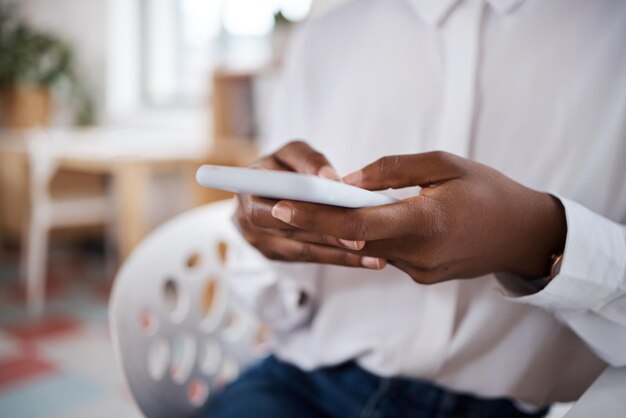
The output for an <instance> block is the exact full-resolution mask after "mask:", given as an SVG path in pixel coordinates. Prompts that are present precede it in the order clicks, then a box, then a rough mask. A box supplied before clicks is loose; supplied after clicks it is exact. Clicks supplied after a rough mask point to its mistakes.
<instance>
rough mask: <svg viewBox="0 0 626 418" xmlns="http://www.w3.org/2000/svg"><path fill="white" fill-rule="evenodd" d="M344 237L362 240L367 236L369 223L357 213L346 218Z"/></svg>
mask: <svg viewBox="0 0 626 418" xmlns="http://www.w3.org/2000/svg"><path fill="white" fill-rule="evenodd" d="M346 229H347V232H348V234H346V235H347V236H346V237H343V238H346V239H354V240H364V239H365V238H366V237H367V236H368V232H369V224H368V223H367V222H365V221H364V220H363V218H362V217H361V216H359V215H357V214H355V215H354V216H349V217H347V218H346Z"/></svg>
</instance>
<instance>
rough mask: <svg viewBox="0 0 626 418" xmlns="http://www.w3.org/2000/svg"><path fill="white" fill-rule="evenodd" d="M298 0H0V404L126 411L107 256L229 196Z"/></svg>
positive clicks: (251, 144) (248, 153)
mask: <svg viewBox="0 0 626 418" xmlns="http://www.w3.org/2000/svg"><path fill="white" fill-rule="evenodd" d="M312 3H313V2H312V0H89V1H84V0H18V1H7V0H0V415H2V416H7V417H8V416H10V417H12V418H20V417H28V418H37V417H52V418H54V417H59V418H60V417H63V418H71V417H86V416H89V417H92V418H97V417H111V416H113V415H114V414H116V415H117V416H121V417H135V416H139V412H138V411H137V409H136V407H135V406H134V405H133V402H132V401H131V399H130V395H129V393H128V392H127V390H126V389H125V388H124V385H123V383H122V381H121V376H120V375H119V373H118V371H117V368H116V365H115V362H114V359H113V354H112V348H111V344H110V336H109V333H108V328H107V316H106V315H107V306H106V304H107V300H108V296H109V292H110V288H111V284H112V279H113V277H114V275H115V272H116V270H117V268H118V267H119V265H120V264H121V263H122V262H123V261H124V259H125V258H126V257H127V256H128V255H129V254H130V253H131V251H132V250H133V248H134V247H135V246H136V245H137V243H138V242H140V241H141V239H142V238H143V237H145V236H146V234H148V233H149V232H150V231H151V230H153V229H154V228H155V227H156V226H158V225H160V224H162V223H163V222H164V221H166V220H167V219H170V218H171V217H173V216H175V215H177V214H179V213H181V212H183V211H186V210H188V209H190V208H192V207H195V206H199V205H203V204H206V203H209V202H212V201H215V200H219V199H223V198H225V197H228V195H226V194H222V193H218V192H212V191H209V190H206V189H201V188H200V187H198V186H196V184H195V181H194V172H195V169H196V168H197V167H198V166H199V165H200V164H203V163H213V164H228V165H245V164H247V163H248V162H249V161H250V160H251V159H253V158H254V156H255V154H256V148H257V142H258V140H259V138H261V137H262V136H263V133H264V130H265V128H266V126H267V109H268V107H269V103H270V102H271V99H272V92H273V89H274V86H275V85H276V82H277V81H278V78H279V75H278V74H279V70H280V65H281V58H282V56H283V52H284V49H285V45H286V44H287V43H288V41H289V37H290V34H291V33H292V31H293V28H294V27H295V25H297V24H298V23H299V22H301V21H303V20H305V19H306V18H307V16H309V15H310V13H312V10H313V9H315V8H321V7H324V6H325V5H326V4H324V3H329V2H315V4H312Z"/></svg>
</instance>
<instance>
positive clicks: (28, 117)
mask: <svg viewBox="0 0 626 418" xmlns="http://www.w3.org/2000/svg"><path fill="white" fill-rule="evenodd" d="M53 93H54V94H58V95H59V96H63V98H64V99H65V100H67V101H68V102H69V104H70V105H71V107H72V108H73V110H74V114H75V115H76V123H77V124H79V125H88V124H91V123H93V119H94V108H93V102H92V100H91V97H90V95H89V94H88V92H87V90H86V89H85V88H84V86H83V85H82V83H80V81H79V79H78V77H77V76H76V72H75V65H74V58H73V54H72V50H71V48H70V46H69V45H68V44H67V43H65V42H64V41H62V40H61V39H59V38H57V37H55V36H53V35H51V34H48V33H45V32H42V31H38V30H35V29H33V28H31V27H29V26H28V25H27V24H26V23H24V22H23V21H22V20H20V19H19V18H18V16H17V14H16V12H15V7H14V6H12V5H0V109H1V115H2V118H1V119H2V120H1V123H2V124H3V125H4V126H5V127H8V128H17V129H19V128H32V127H37V126H45V125H48V124H49V122H50V118H51V114H52V103H53V101H52V95H53Z"/></svg>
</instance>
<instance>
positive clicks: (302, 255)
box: [297, 244, 313, 263]
mask: <svg viewBox="0 0 626 418" xmlns="http://www.w3.org/2000/svg"><path fill="white" fill-rule="evenodd" d="M297 259H298V260H300V261H303V262H305V263H308V262H311V261H313V249H312V247H311V246H310V245H309V244H302V245H301V246H300V249H299V250H298V255H297Z"/></svg>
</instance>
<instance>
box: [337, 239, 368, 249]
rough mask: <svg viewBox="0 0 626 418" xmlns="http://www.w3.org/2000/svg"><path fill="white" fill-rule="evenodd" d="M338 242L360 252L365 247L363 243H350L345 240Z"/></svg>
mask: <svg viewBox="0 0 626 418" xmlns="http://www.w3.org/2000/svg"><path fill="white" fill-rule="evenodd" d="M339 242H340V243H341V244H343V245H344V246H345V247H347V248H350V249H352V250H360V249H362V248H363V247H365V241H350V240H347V239H340V240H339Z"/></svg>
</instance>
